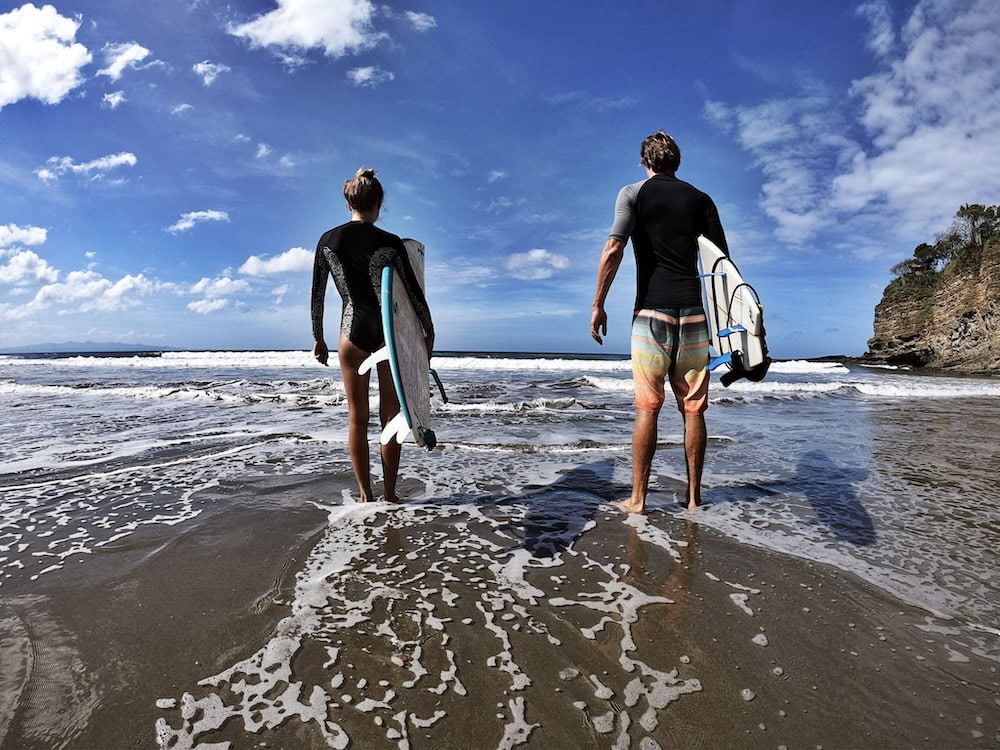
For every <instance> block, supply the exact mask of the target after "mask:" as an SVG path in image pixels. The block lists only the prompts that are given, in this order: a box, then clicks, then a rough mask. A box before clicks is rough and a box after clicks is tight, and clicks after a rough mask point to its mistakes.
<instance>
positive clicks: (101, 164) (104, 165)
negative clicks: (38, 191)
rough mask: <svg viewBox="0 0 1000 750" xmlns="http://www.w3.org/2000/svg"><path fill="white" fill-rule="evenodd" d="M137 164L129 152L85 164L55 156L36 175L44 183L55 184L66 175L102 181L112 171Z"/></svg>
mask: <svg viewBox="0 0 1000 750" xmlns="http://www.w3.org/2000/svg"><path fill="white" fill-rule="evenodd" d="M137 162H138V159H136V157H135V154H131V153H129V152H127V151H122V152H121V153H119V154H110V155H108V156H102V157H100V158H99V159H93V160H92V161H85V162H77V161H75V160H74V159H73V158H72V157H69V156H53V157H51V158H50V159H49V160H48V161H47V162H46V166H44V167H40V168H39V169H36V170H35V174H36V175H38V177H39V178H40V179H41V180H43V181H44V182H53V181H55V180H58V179H59V178H60V177H62V176H63V175H66V174H75V175H81V176H83V177H88V178H90V179H91V180H101V179H103V178H104V177H105V175H106V174H107V173H108V172H110V171H111V170H113V169H117V168H118V167H134V166H135V165H136V163H137Z"/></svg>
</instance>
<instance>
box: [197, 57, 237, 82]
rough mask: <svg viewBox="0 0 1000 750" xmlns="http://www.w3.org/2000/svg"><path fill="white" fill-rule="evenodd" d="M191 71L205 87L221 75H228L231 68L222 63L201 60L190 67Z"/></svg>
mask: <svg viewBox="0 0 1000 750" xmlns="http://www.w3.org/2000/svg"><path fill="white" fill-rule="evenodd" d="M191 70H193V71H194V72H195V74H196V75H198V76H199V77H200V78H201V82H202V83H204V84H205V85H206V86H211V85H212V84H213V83H214V82H215V79H216V78H218V77H219V76H220V75H222V74H223V73H228V72H229V71H230V70H231V68H230V67H229V66H228V65H223V64H222V63H213V62H209V61H208V60H202V61H201V62H200V63H195V64H194V65H192V66H191Z"/></svg>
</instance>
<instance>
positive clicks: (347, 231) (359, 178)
mask: <svg viewBox="0 0 1000 750" xmlns="http://www.w3.org/2000/svg"><path fill="white" fill-rule="evenodd" d="M344 198H345V199H346V200H347V208H348V210H349V211H350V212H351V220H350V221H349V222H348V223H346V224H341V225H340V226H338V227H334V228H333V229H331V230H330V231H328V232H326V233H325V234H324V235H323V236H322V237H320V240H319V242H318V243H317V245H316V260H315V263H314V265H313V286H312V328H313V340H314V342H315V343H314V344H313V354H314V355H315V356H316V359H317V360H318V361H319V362H320V364H323V365H325V364H326V363H327V360H328V359H329V356H330V349H329V347H328V346H327V344H326V340H325V339H324V337H323V305H324V300H325V297H326V282H327V277H328V276H329V275H331V274H332V275H333V280H334V283H335V284H336V285H337V291H338V292H340V297H341V299H342V300H343V310H342V313H341V317H340V341H339V343H338V345H337V355H338V358H339V359H340V371H341V373H342V374H343V378H344V389H345V391H346V392H347V411H348V419H349V430H348V446H349V450H350V454H351V463H352V464H353V465H354V476H355V478H356V479H357V481H358V491H359V492H360V493H361V497H360V502H363V503H365V502H368V501H369V500H370V499H371V498H372V483H371V471H370V468H369V465H368V417H369V414H368V373H367V372H366V373H365V374H364V375H359V374H358V367H359V366H360V365H361V363H362V362H364V360H365V359H366V358H367V357H368V355H369V354H371V353H372V352H374V351H376V350H378V349H380V348H381V347H383V346H384V345H385V339H384V336H383V334H382V316H381V311H380V301H381V300H380V297H381V285H382V282H381V280H382V269H383V268H384V267H385V266H387V265H392V266H394V267H395V268H396V269H397V270H398V271H399V272H400V274H401V275H402V277H403V281H404V282H405V284H406V286H407V289H408V291H409V293H410V298H411V299H412V300H413V306H414V308H415V310H416V312H417V316H418V317H419V318H420V322H421V324H422V325H423V327H424V333H425V335H426V337H427V354H428V356H430V353H431V351H432V349H433V348H434V325H433V323H432V322H431V313H430V309H429V308H428V307H427V300H426V299H425V298H424V292H423V290H422V289H421V287H420V283H419V282H418V281H417V277H416V275H415V274H414V272H413V267H412V266H411V265H410V261H409V258H408V257H407V255H406V249H405V248H404V247H403V241H402V240H401V239H400V238H399V237H397V236H396V235H394V234H390V233H389V232H386V231H383V230H382V229H379V228H378V227H376V226H375V221H376V220H377V219H378V217H379V212H380V211H381V209H382V199H383V198H384V193H383V191H382V185H381V184H380V183H379V181H378V179H376V177H375V170H374V169H365V168H362V169H359V170H358V172H357V174H356V175H355V176H354V179H352V180H348V181H347V182H345V183H344ZM378 384H379V418H380V421H381V424H382V426H383V427H385V425H386V423H387V422H388V421H389V420H390V419H391V418H392V417H394V416H395V415H396V414H397V413H398V412H399V402H398V400H397V399H396V392H395V390H394V389H393V385H392V374H391V373H390V371H389V363H388V362H385V361H383V362H380V363H379V364H378ZM398 472H399V444H398V443H397V442H395V441H390V443H389V444H388V445H383V446H382V473H383V478H384V482H385V499H386V501H388V502H395V501H396V500H397V499H398V498H397V496H396V476H397V474H398Z"/></svg>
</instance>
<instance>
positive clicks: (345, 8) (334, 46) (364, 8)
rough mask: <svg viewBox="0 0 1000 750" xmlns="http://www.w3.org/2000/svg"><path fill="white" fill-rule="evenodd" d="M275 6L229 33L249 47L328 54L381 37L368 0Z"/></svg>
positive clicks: (292, 0) (297, 0)
mask: <svg viewBox="0 0 1000 750" xmlns="http://www.w3.org/2000/svg"><path fill="white" fill-rule="evenodd" d="M277 2H278V7H277V8H275V9H274V10H272V11H269V12H267V13H263V14H261V15H259V16H257V17H256V18H254V19H253V20H252V21H249V22H247V23H243V24H236V25H233V26H230V27H229V33H230V34H232V35H233V36H237V37H241V38H243V39H246V40H247V41H248V42H250V45H251V46H253V47H275V48H277V49H292V50H310V49H315V48H320V49H322V50H323V52H324V53H325V54H326V55H327V56H328V57H334V58H337V57H343V56H344V55H346V54H349V53H352V52H357V51H360V50H364V49H368V48H370V47H372V46H373V45H375V44H377V43H378V41H379V40H381V39H382V38H384V36H385V35H384V34H382V33H378V32H376V31H374V29H373V28H372V17H373V15H374V13H375V6H374V5H373V4H372V3H371V2H369V1H368V0H277Z"/></svg>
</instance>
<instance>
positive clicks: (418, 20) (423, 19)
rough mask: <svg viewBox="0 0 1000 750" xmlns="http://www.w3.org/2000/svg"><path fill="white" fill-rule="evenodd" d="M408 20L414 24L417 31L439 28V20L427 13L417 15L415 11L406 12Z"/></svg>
mask: <svg viewBox="0 0 1000 750" xmlns="http://www.w3.org/2000/svg"><path fill="white" fill-rule="evenodd" d="M406 20H408V21H409V22H410V23H411V24H413V28H415V29H416V30H417V31H429V30H430V29H433V28H434V27H435V26H437V19H435V18H434V16H431V15H428V14H427V13H417V12H416V11H413V10H408V11H406Z"/></svg>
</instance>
